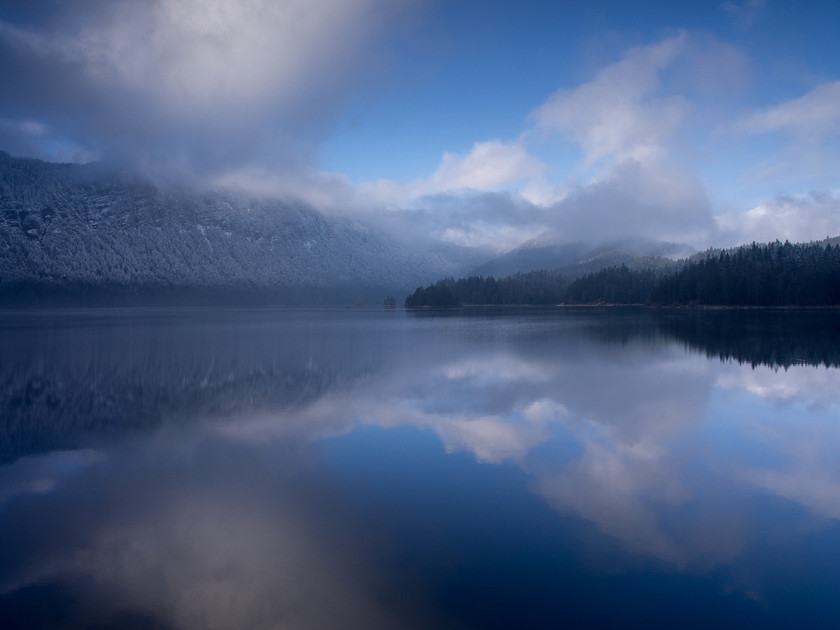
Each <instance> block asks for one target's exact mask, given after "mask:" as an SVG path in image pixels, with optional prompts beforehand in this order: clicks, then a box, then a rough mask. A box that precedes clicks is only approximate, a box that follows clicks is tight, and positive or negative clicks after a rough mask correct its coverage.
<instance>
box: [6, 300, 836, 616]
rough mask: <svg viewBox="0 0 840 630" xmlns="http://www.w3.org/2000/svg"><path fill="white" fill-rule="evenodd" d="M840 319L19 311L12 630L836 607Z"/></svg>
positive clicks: (551, 312)
mask: <svg viewBox="0 0 840 630" xmlns="http://www.w3.org/2000/svg"><path fill="white" fill-rule="evenodd" d="M835 320H836V314H835V313H833V312H831V311H811V312H787V313H785V312H773V313H689V312H686V313H676V312H669V313H667V314H663V313H657V312H651V311H645V310H641V309H639V310H634V309H626V310H622V309H613V310H599V309H591V308H584V309H546V310H539V309H523V310H514V309H500V310H491V309H476V310H467V311H458V312H429V311H423V312H410V311H403V310H375V309H333V310H325V309H322V310H312V309H243V310H227V311H214V312H211V311H199V310H165V309H145V310H144V309H125V310H78V311H70V310H63V311H52V312H48V311H39V312H32V313H27V312H21V311H17V312H4V313H0V353H2V356H3V357H4V360H3V362H2V363H0V387H1V388H2V389H0V392H2V393H1V394H0V416H2V418H3V421H2V427H0V429H2V435H0V462H2V465H0V622H2V624H0V625H4V626H6V627H96V628H230V627H249V628H275V627H300V628H324V627H342V628H346V627H349V628H353V627H359V628H368V627H394V628H399V627H453V628H464V627H466V628H473V627H475V628H485V627H498V628H503V627H538V628H539V627H546V628H548V627H557V626H558V625H565V626H571V627H599V626H601V627H604V626H613V627H614V626H616V625H618V626H621V625H632V624H633V623H637V624H638V623H641V624H643V625H645V626H646V627H663V628H664V627H675V626H679V627H698V628H700V627H709V626H711V625H716V626H724V627H791V626H797V625H798V626H808V627H830V626H834V625H835V624H836V623H837V621H838V620H840V604H838V603H837V600H836V597H835V594H836V592H837V588H838V586H840V569H838V567H840V562H838V560H840V557H838V555H840V554H838V552H837V551H836V550H837V549H840V546H838V544H837V543H838V542H840V540H839V539H840V527H838V519H840V509H838V507H837V506H838V505H840V500H838V499H840V467H838V465H837V462H836V452H837V450H838V447H839V446H840V429H838V426H840V425H838V423H837V419H838V417H839V416H838V414H840V372H838V370H837V365H838V362H837V358H836V356H837V347H838V344H837V338H836V337H837V334H838V333H837V326H836V323H835Z"/></svg>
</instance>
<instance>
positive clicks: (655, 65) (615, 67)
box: [532, 33, 688, 166]
mask: <svg viewBox="0 0 840 630" xmlns="http://www.w3.org/2000/svg"><path fill="white" fill-rule="evenodd" d="M687 39H688V38H687V35H686V34H685V33H682V34H679V35H677V36H675V37H672V38H669V39H666V40H664V41H662V42H660V43H658V44H654V45H651V46H643V47H638V48H632V49H630V50H629V51H628V52H627V54H626V55H625V57H624V58H623V59H622V60H621V61H619V62H617V63H614V64H612V65H610V66H607V67H606V68H604V69H603V70H601V71H600V72H599V73H598V74H597V76H596V77H595V78H594V79H593V80H592V81H590V82H589V83H585V84H583V85H581V86H579V87H577V88H575V89H573V90H566V89H561V90H558V91H557V92H555V93H554V94H552V95H551V97H550V98H549V99H548V101H546V102H545V103H544V104H543V105H542V106H540V107H539V108H538V109H537V110H536V111H535V112H534V113H533V114H532V116H533V118H534V120H535V121H536V123H537V127H538V128H540V129H544V130H549V131H559V132H562V133H564V134H566V135H567V136H568V137H569V138H570V139H571V140H573V141H574V142H576V143H578V144H579V145H580V146H581V147H582V148H583V150H584V152H585V154H586V164H587V165H588V166H589V165H592V164H595V163H597V162H601V161H607V162H615V161H622V160H626V159H632V160H636V161H647V160H651V159H656V158H660V157H662V156H663V155H664V154H665V153H666V152H667V145H668V143H669V141H670V139H671V137H672V136H673V135H674V134H675V133H676V132H677V130H678V129H679V127H680V124H681V122H682V119H683V116H684V114H685V112H686V109H687V107H688V103H687V102H686V101H685V100H684V99H683V98H681V97H679V96H667V97H665V96H659V95H658V94H659V92H660V91H661V87H662V84H661V78H660V73H661V72H662V71H663V70H665V69H666V68H668V67H669V66H671V65H672V64H673V63H674V61H675V60H676V59H677V57H678V56H679V55H680V54H681V53H682V52H683V51H684V50H685V48H686V45H687Z"/></svg>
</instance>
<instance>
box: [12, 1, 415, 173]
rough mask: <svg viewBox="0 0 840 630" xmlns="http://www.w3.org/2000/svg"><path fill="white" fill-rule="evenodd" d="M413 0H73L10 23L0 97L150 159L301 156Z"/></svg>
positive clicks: (108, 151)
mask: <svg viewBox="0 0 840 630" xmlns="http://www.w3.org/2000/svg"><path fill="white" fill-rule="evenodd" d="M403 4H405V3H403V2H399V3H387V2H384V1H383V0H285V1H284V2H274V1H271V0H240V1H235V0H210V1H205V0H150V1H148V2H133V1H130V0H116V1H100V0H96V1H91V2H87V3H83V4H79V3H73V6H72V7H69V6H68V7H64V9H62V10H59V11H58V12H57V13H55V14H49V15H44V16H43V17H42V18H41V20H40V22H39V23H37V24H34V25H29V26H27V27H26V29H24V28H22V27H16V26H12V25H10V24H3V23H0V68H2V70H0V79H2V80H3V81H4V82H8V83H10V84H16V85H18V86H19V89H18V90H15V91H14V93H9V92H7V93H6V94H4V96H3V97H2V98H0V106H4V107H5V108H6V109H7V110H15V108H17V109H18V110H21V109H23V110H28V111H32V112H37V115H36V116H35V118H36V119H37V120H38V121H39V122H42V123H48V124H49V123H51V122H60V123H61V125H62V129H61V131H62V133H64V134H66V135H68V136H70V137H73V138H74V139H75V140H76V141H77V142H78V143H80V144H82V145H89V146H98V147H101V148H103V150H104V154H105V155H106V156H113V155H117V156H119V157H130V158H132V159H134V160H135V161H138V160H139V161H141V162H145V163H147V164H149V163H155V162H156V161H166V162H167V163H168V164H166V165H165V166H169V165H170V164H178V163H179V162H180V163H183V164H184V165H185V166H186V167H187V168H192V169H195V168H199V169H200V168H201V167H204V168H210V169H213V170H218V169H219V167H220V166H227V167H230V166H238V165H240V164H242V163H246V162H248V161H251V162H253V161H254V160H255V159H257V158H259V159H260V161H261V162H262V163H265V162H271V161H272V160H273V161H274V162H275V163H276V162H277V161H278V160H279V161H281V162H282V161H284V160H285V161H286V162H288V161H292V162H294V161H296V160H300V158H298V157H297V156H298V155H299V154H302V153H305V148H306V147H307V146H308V145H309V144H311V142H312V138H311V137H310V136H311V135H313V134H315V135H317V131H318V128H319V126H320V125H322V124H324V123H325V122H328V121H329V120H330V119H331V117H332V116H333V115H334V114H335V113H336V112H337V109H338V107H339V106H340V104H341V103H342V102H343V101H344V98H343V97H344V96H345V95H346V94H347V93H348V92H349V91H350V90H353V89H356V88H357V85H358V83H360V82H362V81H361V80H362V79H364V78H365V77H366V76H370V73H371V72H375V71H376V68H377V66H378V65H379V64H380V63H381V62H379V61H378V59H380V58H381V57H380V56H377V55H374V54H372V53H373V49H374V48H375V43H376V40H377V37H378V35H379V34H380V33H381V32H383V31H385V30H386V27H388V26H391V22H394V21H396V19H397V18H395V17H394V16H395V14H396V13H397V11H398V8H397V6H398V5H399V6H401V5H403ZM32 76H39V77H41V79H42V80H40V81H32V80H30V77H32ZM0 111H2V110H0Z"/></svg>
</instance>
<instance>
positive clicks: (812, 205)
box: [715, 192, 840, 245]
mask: <svg viewBox="0 0 840 630" xmlns="http://www.w3.org/2000/svg"><path fill="white" fill-rule="evenodd" d="M715 221H716V223H717V226H718V229H719V230H720V240H721V241H722V242H723V243H725V244H729V245H735V244H740V243H748V242H751V241H758V242H767V241H774V240H776V239H779V240H782V241H783V240H789V241H791V242H802V241H812V240H820V239H823V238H825V237H827V236H838V235H840V198H838V196H837V195H835V194H830V193H818V192H812V193H809V194H807V195H802V196H798V197H793V196H788V197H780V198H778V199H776V200H774V201H770V202H768V203H765V204H761V205H759V206H756V207H755V208H752V209H750V210H747V211H746V212H728V213H725V214H720V215H718V216H716V217H715Z"/></svg>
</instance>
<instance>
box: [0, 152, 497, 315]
mask: <svg viewBox="0 0 840 630" xmlns="http://www.w3.org/2000/svg"><path fill="white" fill-rule="evenodd" d="M479 256H480V254H479V253H477V252H475V251H469V250H465V249H464V248H456V247H449V248H447V247H441V248H438V249H437V250H434V251H431V250H429V249H423V250H421V249H412V248H410V247H408V246H406V245H403V244H400V243H397V242H395V241H394V240H393V239H390V238H388V237H386V236H384V235H383V234H380V233H378V232H377V231H376V230H374V229H372V228H370V227H369V226H365V225H363V224H361V223H358V222H355V221H351V220H349V219H344V218H333V217H325V216H324V215H323V214H321V213H319V212H318V211H317V210H315V209H314V208H312V207H310V206H307V205H305V204H303V203H299V202H294V201H279V200H267V199H255V198H247V197H244V196H241V195H238V194H234V193H231V192H222V191H213V192H193V191H188V190H163V189H159V188H156V187H155V186H153V185H152V184H150V183H149V182H147V181H145V180H142V179H140V178H137V177H133V176H126V175H120V174H116V173H113V172H108V171H106V170H104V169H103V168H101V167H97V166H78V165H69V164H51V163H46V162H41V161H38V160H30V159H18V158H12V157H10V156H9V155H8V154H6V153H2V152H0V300H3V301H6V302H8V301H27V300H28V299H30V298H33V297H34V298H43V297H44V296H49V297H53V298H54V297H56V296H65V297H67V296H69V297H72V296H78V295H87V296H98V297H100V298H101V297H103V296H111V297H114V298H124V297H127V296H136V297H138V298H143V297H149V296H158V297H160V296H168V297H169V298H173V299H177V298H179V297H189V296H192V297H200V296H205V297H206V296H208V295H215V296H217V297H219V296H226V297H227V298H228V299H237V298H245V297H248V298H249V299H257V300H260V299H265V300H267V301H290V302H295V301H308V300H321V301H324V300H326V301H336V300H348V299H373V298H375V297H378V299H380V300H381V299H382V297H384V295H385V294H394V295H402V294H403V293H405V292H407V291H408V290H413V289H414V288H415V287H416V286H418V285H421V284H424V283H428V282H431V281H433V280H436V279H438V278H440V277H443V276H447V275H462V274H463V273H465V272H466V271H468V270H469V269H470V268H471V267H472V266H474V265H475V264H477V262H478V261H479V258H478V257H479Z"/></svg>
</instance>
